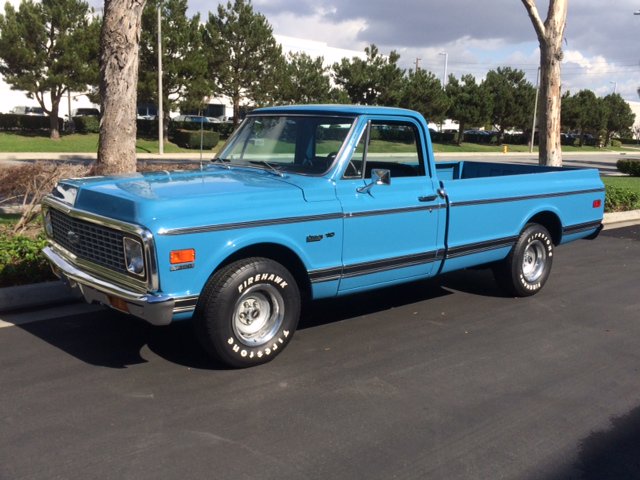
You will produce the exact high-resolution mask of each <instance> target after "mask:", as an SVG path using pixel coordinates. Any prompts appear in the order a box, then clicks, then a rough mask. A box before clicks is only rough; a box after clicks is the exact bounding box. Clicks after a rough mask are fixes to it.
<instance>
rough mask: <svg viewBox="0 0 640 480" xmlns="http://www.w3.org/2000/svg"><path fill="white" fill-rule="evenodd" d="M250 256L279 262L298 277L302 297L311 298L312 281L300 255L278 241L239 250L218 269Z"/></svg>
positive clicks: (294, 276)
mask: <svg viewBox="0 0 640 480" xmlns="http://www.w3.org/2000/svg"><path fill="white" fill-rule="evenodd" d="M249 257H263V258H268V259H270V260H273V261H275V262H278V263H279V264H280V265H282V266H283V267H285V268H286V269H287V270H289V272H291V275H293V278H295V279H296V283H297V284H298V288H299V289H300V295H302V298H303V299H309V298H311V282H310V280H309V275H308V274H307V269H306V267H305V266H304V264H303V263H302V260H300V257H298V255H296V254H295V253H294V252H293V251H292V250H290V249H288V248H287V247H283V246H282V245H278V244H277V243H260V244H256V245H251V246H249V247H245V248H243V249H241V250H238V251H237V252H235V253H234V254H233V255H231V256H229V257H227V258H226V259H225V260H224V261H223V262H222V263H221V264H220V265H219V266H218V269H220V268H222V267H225V266H226V265H229V264H230V263H233V262H235V261H237V260H242V259H243V258H249Z"/></svg>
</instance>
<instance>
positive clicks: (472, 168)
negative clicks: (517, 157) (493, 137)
mask: <svg viewBox="0 0 640 480" xmlns="http://www.w3.org/2000/svg"><path fill="white" fill-rule="evenodd" d="M436 170H437V172H438V178H439V179H440V180H464V179H469V178H487V177H504V176H507V175H526V174H531V173H545V172H557V171H563V170H575V169H574V168H570V167H543V166H539V165H518V164H513V163H497V162H496V163H491V162H465V161H460V162H437V163H436Z"/></svg>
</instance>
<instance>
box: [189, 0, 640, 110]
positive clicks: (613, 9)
mask: <svg viewBox="0 0 640 480" xmlns="http://www.w3.org/2000/svg"><path fill="white" fill-rule="evenodd" d="M220 3H224V4H226V1H225V2H220V1H216V0H214V1H212V0H189V12H190V14H194V13H196V12H199V13H200V14H201V17H202V18H203V19H206V18H207V17H208V12H209V11H215V9H216V8H217V5H218V4H220ZM252 3H253V6H254V10H256V11H258V12H260V13H262V14H263V15H265V17H266V18H267V20H268V21H269V23H270V24H271V25H272V27H273V30H274V33H275V34H277V35H286V36H289V37H297V38H303V39H307V40H314V41H318V42H324V43H326V44H327V46H329V47H334V48H340V49H347V50H357V51H364V48H365V47H366V46H367V45H369V44H371V43H374V44H376V45H377V46H378V48H379V50H380V51H381V52H382V53H384V54H388V53H389V52H390V51H391V50H395V51H397V52H398V53H399V54H400V64H401V66H402V67H404V68H415V65H416V59H420V60H419V61H418V65H419V66H420V68H424V69H427V70H430V71H432V72H433V73H434V74H436V75H437V76H438V77H440V78H441V77H442V75H443V74H444V63H445V55H442V54H441V53H446V54H447V55H446V60H447V74H449V73H452V74H454V75H456V76H460V75H463V74H466V73H471V74H473V75H474V76H475V77H476V78H478V79H481V78H484V76H485V75H486V72H487V71H488V70H491V69H495V68H497V67H499V66H511V67H514V68H519V69H521V70H524V71H525V72H526V73H527V77H528V79H529V81H530V82H531V83H533V84H534V85H535V83H536V73H537V67H538V65H539V51H538V41H537V37H536V34H535V31H534V29H533V25H532V24H531V21H530V20H529V17H528V15H527V13H526V10H525V8H524V6H523V4H522V2H521V1H519V0H486V1H478V0H395V1H390V0H341V1H340V0H253V2H252ZM536 4H537V6H538V9H539V11H540V15H541V17H542V18H543V20H544V19H545V18H546V16H547V9H548V0H537V2H536ZM638 10H640V0H569V11H568V16H567V26H566V29H565V43H564V62H563V71H562V83H563V90H564V91H566V90H569V91H571V92H572V93H575V92H577V91H579V90H581V89H590V90H593V91H594V92H595V93H596V94H597V95H599V96H604V95H607V94H609V93H612V92H613V91H614V89H615V90H616V92H617V93H619V94H621V95H622V96H623V97H624V98H625V99H627V100H631V101H638V100H639V97H638V92H637V89H638V87H640V48H639V47H640V15H637V16H635V15H634V12H635V11H638Z"/></svg>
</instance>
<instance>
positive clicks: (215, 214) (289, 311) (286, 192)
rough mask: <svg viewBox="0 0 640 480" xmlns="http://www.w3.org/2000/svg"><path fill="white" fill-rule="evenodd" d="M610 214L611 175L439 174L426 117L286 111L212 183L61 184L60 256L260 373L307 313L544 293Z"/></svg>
mask: <svg viewBox="0 0 640 480" xmlns="http://www.w3.org/2000/svg"><path fill="white" fill-rule="evenodd" d="M603 209H604V187H603V184H602V182H601V180H600V177H599V173H598V171H597V170H595V169H574V168H552V167H545V166H531V165H519V164H508V163H502V162H494V163H489V162H454V161H442V162H436V161H435V159H434V154H433V151H432V146H431V139H430V136H429V129H428V127H427V124H426V122H425V120H424V118H423V117H422V116H421V115H420V114H418V113H416V112H413V111H410V110H403V109H397V108H383V107H364V106H344V105H307V106H287V107H271V108H261V109H257V110H255V111H253V112H252V113H251V114H250V115H249V116H248V117H247V118H246V119H245V120H244V122H243V123H242V124H241V125H240V127H239V128H238V129H237V130H236V132H235V133H234V134H233V135H232V136H231V137H230V138H229V140H228V141H227V143H226V144H225V145H224V147H223V148H222V149H221V151H220V153H219V154H218V155H217V157H216V158H215V159H214V160H213V161H212V162H210V163H209V162H207V165H206V167H203V168H201V169H200V170H195V171H172V172H169V171H166V172H156V173H145V174H134V175H130V176H111V177H93V178H80V179H69V180H63V181H61V182H59V183H58V185H57V186H56V187H55V189H54V190H53V192H52V193H51V194H50V195H48V196H47V197H46V198H45V200H44V202H43V217H44V219H43V220H44V225H45V230H46V233H47V235H48V237H49V246H48V247H46V248H45V249H44V254H45V255H46V257H47V258H48V260H49V261H50V263H51V265H52V268H53V270H54V272H55V273H56V274H57V275H58V276H59V277H61V278H62V279H63V280H65V281H67V282H68V283H69V284H70V285H71V286H72V287H74V288H79V289H80V291H81V292H82V295H83V296H84V298H85V299H86V301H88V302H96V303H101V304H104V305H107V306H110V307H112V308H114V309H117V310H119V311H123V312H126V313H128V314H131V315H133V316H136V317H140V318H142V319H144V320H146V321H148V322H150V323H152V324H155V325H167V324H169V323H170V322H173V321H177V320H184V319H191V320H192V321H193V323H194V326H195V332H196V336H197V338H198V340H199V341H200V342H201V343H202V345H203V346H204V348H205V349H206V350H207V351H208V352H209V353H210V354H211V355H213V356H214V357H216V358H217V359H219V360H220V361H222V362H224V363H225V364H227V365H230V366H233V367H248V366H252V365H256V364H260V363H264V362H267V361H269V360H271V359H273V358H274V357H275V356H277V355H278V354H279V353H280V352H282V350H283V349H284V348H285V347H286V346H287V344H288V343H289V342H290V341H291V338H292V336H293V334H294V332H295V330H296V326H297V324H298V318H299V316H300V310H301V304H302V303H303V302H305V301H313V300H315V299H319V298H327V297H336V296H341V295H349V294H353V293H356V292H362V291H365V290H371V289H376V288H382V287H386V286H389V285H394V284H398V283H402V282H411V281H415V280H420V279H425V278H428V277H432V276H435V275H438V274H441V273H445V272H450V271H452V270H460V269H464V268H469V267H476V266H480V265H485V266H487V267H490V268H492V269H493V271H494V274H495V278H496V281H497V282H498V284H499V285H500V286H501V287H503V288H504V289H505V291H506V292H507V293H508V294H509V295H512V296H529V295H533V294H535V293H537V292H538V291H540V289H542V287H543V286H544V284H545V282H546V281H547V279H548V277H549V274H550V271H551V264H552V261H553V257H554V247H555V246H557V245H560V244H564V243H567V242H570V241H572V240H577V239H581V238H595V237H596V236H597V235H598V233H599V232H600V229H601V228H602V218H603Z"/></svg>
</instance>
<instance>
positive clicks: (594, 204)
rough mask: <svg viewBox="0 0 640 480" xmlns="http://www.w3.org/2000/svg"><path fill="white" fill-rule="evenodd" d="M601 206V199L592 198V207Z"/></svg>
mask: <svg viewBox="0 0 640 480" xmlns="http://www.w3.org/2000/svg"><path fill="white" fill-rule="evenodd" d="M601 206H602V200H599V199H598V200H594V201H593V208H600V207H601Z"/></svg>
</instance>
